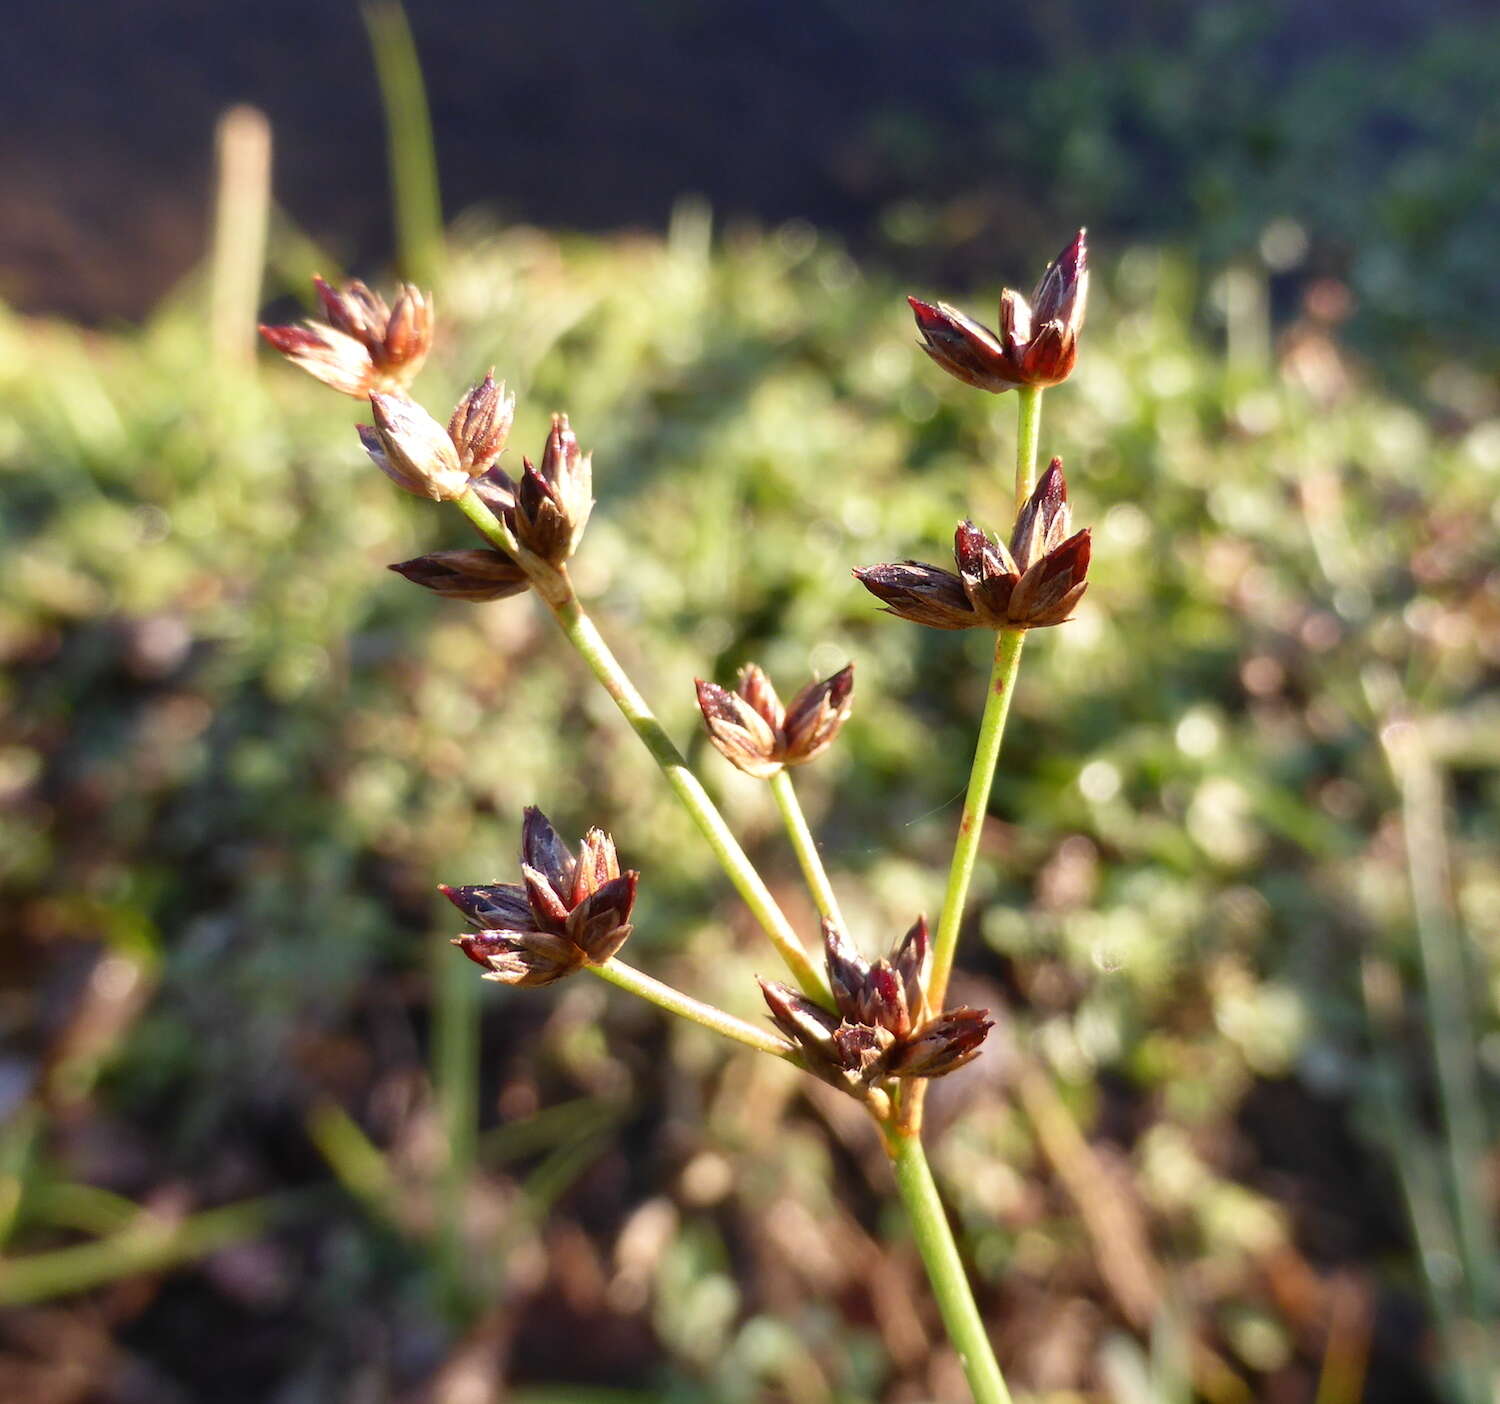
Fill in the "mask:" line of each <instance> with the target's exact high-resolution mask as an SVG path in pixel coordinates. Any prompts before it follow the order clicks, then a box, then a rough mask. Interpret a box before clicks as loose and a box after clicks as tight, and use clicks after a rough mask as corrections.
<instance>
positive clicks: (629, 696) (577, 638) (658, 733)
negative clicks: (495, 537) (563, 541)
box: [548, 591, 831, 1004]
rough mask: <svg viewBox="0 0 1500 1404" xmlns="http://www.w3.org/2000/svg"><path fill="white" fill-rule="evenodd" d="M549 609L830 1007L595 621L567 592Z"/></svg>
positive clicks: (790, 959)
mask: <svg viewBox="0 0 1500 1404" xmlns="http://www.w3.org/2000/svg"><path fill="white" fill-rule="evenodd" d="M548 603H549V604H550V605H551V606H552V613H553V614H554V615H555V616H556V617H557V622H558V624H559V625H561V627H562V631H563V633H564V634H566V635H567V638H568V642H569V643H571V644H572V645H573V647H574V648H576V649H577V650H578V652H579V654H580V655H581V656H582V658H583V661H584V662H585V663H587V664H588V665H589V667H590V668H591V669H593V672H594V676H595V677H596V678H598V679H599V681H600V682H601V683H602V684H603V685H604V690H605V691H606V692H608V693H609V695H610V696H611V697H613V698H614V699H615V705H616V706H617V707H619V709H620V711H621V712H622V713H623V714H624V717H625V720H626V721H628V722H629V723H630V725H631V727H632V728H633V729H634V731H635V734H636V735H637V736H639V737H640V738H641V740H642V741H643V742H644V743H645V746H646V749H647V750H648V751H650V752H651V756H652V759H653V760H655V761H656V763H657V765H658V766H660V767H661V772H662V774H663V775H665V776H666V777H667V783H668V784H669V785H671V787H672V789H673V790H675V791H676V793H677V798H678V799H679V800H681V801H682V804H683V807H684V808H685V809H686V810H687V811H688V813H689V814H691V815H692V816H693V819H694V821H695V822H696V823H697V825H698V828H699V829H700V830H701V831H702V833H703V837H704V838H706V839H707V840H708V846H709V847H710V848H711V849H713V851H714V856H715V857H717V858H718V860H719V863H720V865H721V866H722V867H723V869H724V871H725V872H726V873H728V875H729V880H730V881H731V882H732V883H733V884H734V885H735V888H736V889H737V890H738V892H739V894H740V896H741V897H743V898H744V900H745V904H746V905H747V906H748V907H749V908H750V910H751V911H752V912H754V913H755V919H756V920H757V921H758V922H760V924H761V926H762V927H763V928H764V930H765V933H766V935H767V936H769V937H770V938H771V944H772V945H773V946H775V947H776V949H777V951H778V952H780V955H781V958H782V960H784V961H785V962H786V966H787V969H788V970H790V971H791V972H792V975H793V976H794V977H795V978H796V981H797V983H798V984H799V985H800V986H801V987H802V990H803V992H804V993H805V994H806V995H808V997H809V998H811V999H816V1000H818V1001H819V1002H820V1003H824V1004H829V1003H831V996H830V994H829V991H828V985H827V982H826V981H825V980H824V979H823V977H822V975H821V974H820V973H819V972H818V970H817V969H816V968H815V967H814V965H813V963H812V961H810V960H809V959H808V957H807V952H806V951H805V950H804V949H803V947H802V942H801V941H800V940H798V938H797V933H796V931H794V930H793V929H792V924H791V922H789V921H788V920H787V918H786V914H785V913H784V912H783V911H782V910H781V908H780V907H779V906H778V905H777V902H776V899H775V898H774V897H773V896H772V895H771V890H770V888H768V887H767V886H766V884H765V881H764V880H763V879H762V878H761V875H760V874H759V873H758V872H756V870H755V865H754V864H753V863H752V862H751V861H750V859H749V858H748V857H747V856H746V855H745V850H744V849H743V848H741V847H740V845H739V841H738V840H737V839H736V838H735V836H734V835H733V833H731V832H730V829H729V825H728V824H726V823H725V822H724V816H723V815H722V814H720V813H719V810H718V807H717V806H716V805H715V804H714V802H713V800H711V799H710V798H709V797H708V791H707V790H705V789H704V788H703V785H702V782H701V781H700V780H699V779H698V777H697V776H696V775H694V774H693V772H692V771H691V770H689V769H688V764H687V761H686V760H684V759H683V755H682V752H681V751H679V750H678V749H677V747H676V746H675V745H673V743H672V738H671V737H670V736H668V735H667V733H666V732H665V731H664V730H663V729H662V724H661V723H660V722H659V721H657V719H656V716H655V714H654V713H653V712H652V711H651V709H650V707H648V706H647V705H646V699H645V698H644V697H642V696H641V694H640V693H639V692H637V691H636V687H635V684H634V683H632V682H631V681H630V678H629V676H628V675H627V674H626V672H625V670H624V668H622V667H621V666H620V663H619V660H618V659H617V658H616V657H615V656H614V654H613V653H611V652H610V649H609V645H608V644H607V643H605V642H604V638H603V636H602V635H601V634H600V633H599V630H598V629H597V628H596V627H595V625H594V621H593V620H592V619H590V618H589V616H588V614H587V613H586V612H585V611H584V608H583V605H582V604H581V603H579V600H578V596H577V595H575V594H573V593H572V592H571V591H569V592H568V594H567V596H566V597H565V598H564V599H562V600H559V601H557V602H556V603H553V602H552V601H551V600H549V601H548Z"/></svg>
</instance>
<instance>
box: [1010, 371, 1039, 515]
mask: <svg viewBox="0 0 1500 1404" xmlns="http://www.w3.org/2000/svg"><path fill="white" fill-rule="evenodd" d="M1016 416H1017V417H1016V511H1018V512H1019V511H1020V510H1021V508H1023V507H1024V506H1025V505H1026V499H1027V498H1028V497H1030V496H1031V490H1032V488H1034V487H1035V486H1036V450H1037V443H1038V441H1039V440H1040V438H1041V432H1042V391H1041V388H1040V387H1039V386H1035V385H1022V386H1021V387H1019V388H1018V389H1017V391H1016Z"/></svg>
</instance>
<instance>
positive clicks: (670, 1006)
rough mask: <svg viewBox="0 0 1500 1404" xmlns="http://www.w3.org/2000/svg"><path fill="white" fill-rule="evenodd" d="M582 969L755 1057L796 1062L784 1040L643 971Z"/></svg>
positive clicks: (612, 964) (607, 966) (610, 964)
mask: <svg viewBox="0 0 1500 1404" xmlns="http://www.w3.org/2000/svg"><path fill="white" fill-rule="evenodd" d="M585 968H586V969H588V970H590V971H592V972H593V973H594V974H595V975H597V976H598V977H599V978H600V979H601V980H608V981H609V983H610V984H611V985H614V986H616V987H617V988H619V989H622V990H626V991H628V992H629V993H630V994H633V995H637V996H639V997H640V998H641V999H645V1000H649V1001H650V1002H651V1003H652V1004H654V1005H656V1006H657V1007H658V1008H661V1009H665V1010H666V1011H667V1012H668V1013H669V1014H676V1015H678V1016H679V1017H680V1018H683V1019H691V1020H692V1022H693V1023H695V1024H698V1025H701V1026H702V1027H703V1028H705V1029H712V1030H713V1032H714V1033H716V1034H722V1035H723V1036H724V1037H725V1038H732V1039H733V1040H734V1041H735V1042H736V1043H743V1044H744V1045H745V1047H747V1048H753V1049H755V1051H756V1052H757V1053H769V1054H770V1055H771V1056H772V1057H773V1058H785V1059H786V1060H787V1062H789V1063H796V1062H798V1061H799V1060H798V1058H797V1055H796V1053H795V1052H793V1050H792V1046H791V1044H789V1043H787V1042H786V1041H785V1040H784V1039H780V1038H777V1037H776V1035H775V1034H772V1033H767V1032H766V1030H764V1029H759V1028H756V1026H755V1025H754V1024H751V1023H748V1022H746V1021H745V1020H744V1019H741V1018H738V1017H737V1016H736V1015H733V1014H731V1013H729V1011H728V1010H726V1009H720V1008H719V1007H718V1005H715V1004H705V1003H704V1002H703V1001H702V1000H700V999H694V998H693V997H692V996H691V995H687V994H683V992H682V991H681V990H678V989H673V987H672V986H671V985H666V984H663V983H662V982H661V981H660V980H657V979H655V978H653V977H652V976H650V975H647V974H646V972H645V971H643V970H637V969H636V968H635V967H634V966H633V965H626V964H625V962H624V961H622V960H619V959H617V958H612V959H610V960H608V961H606V962H605V963H604V964H603V965H589V966H586V967H585Z"/></svg>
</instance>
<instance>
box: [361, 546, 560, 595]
mask: <svg viewBox="0 0 1500 1404" xmlns="http://www.w3.org/2000/svg"><path fill="white" fill-rule="evenodd" d="M388 568H389V569H390V570H393V571H395V572H396V574H397V575H402V576H405V577H406V579H408V580H410V581H411V582H412V584H413V585H420V586H421V587H422V588H423V589H424V590H431V591H432V592H433V593H434V594H438V595H441V596H442V597H443V598H444V599H446V600H467V601H468V602H469V603H471V604H483V603H485V602H487V601H489V600H503V599H508V598H509V597H510V596H511V595H519V594H521V593H522V592H523V591H524V590H525V589H526V587H527V586H528V585H529V584H530V581H529V579H528V578H527V575H526V572H525V571H524V570H522V569H521V567H520V566H518V565H517V564H516V563H515V562H514V561H513V560H511V558H510V557H509V556H507V555H506V554H505V552H504V551H493V550H485V549H476V550H472V551H434V552H432V553H431V554H430V555H427V556H417V557H416V558H414V559H413V560H409V561H397V562H396V564H395V565H392V566H390V567H388Z"/></svg>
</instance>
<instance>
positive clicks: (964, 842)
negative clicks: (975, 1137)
mask: <svg viewBox="0 0 1500 1404" xmlns="http://www.w3.org/2000/svg"><path fill="white" fill-rule="evenodd" d="M1041 424H1042V392H1041V389H1040V387H1037V386H1030V385H1023V386H1021V387H1020V388H1019V389H1018V390H1017V391H1016V510H1017V512H1021V511H1023V510H1024V509H1025V507H1026V503H1027V500H1028V499H1029V498H1030V497H1031V493H1032V489H1033V487H1034V485H1035V481H1036V460H1037V443H1038V440H1039V437H1040V434H1041ZM1025 642H1026V634H1025V632H1024V631H1022V630H1019V629H1002V630H1001V631H1000V632H999V634H998V635H997V636H996V638H995V659H994V663H993V664H992V665H991V668H990V685H989V690H988V691H987V692H986V694H985V703H984V715H983V717H982V718H981V720H980V723H979V739H978V741H977V742H976V743H975V746H974V764H973V766H972V767H970V770H969V787H968V790H967V792H966V793H965V795H964V811H963V817H962V818H961V819H960V820H959V822H958V838H957V840H956V842H955V843H954V845H953V861H952V862H951V864H950V865H949V868H948V886H947V890H946V891H945V892H944V894H943V911H942V915H941V916H940V917H939V918H938V928H937V935H936V936H935V938H934V939H933V943H932V976H931V978H930V980H929V981H928V986H927V995H928V998H929V999H930V1000H931V1001H932V1002H933V1003H934V1004H936V1005H938V1006H941V1005H942V1002H943V996H944V994H945V993H946V992H947V989H948V977H949V976H950V975H951V974H952V971H953V958H954V954H955V952H956V951H957V949H958V933H959V929H960V928H961V927H962V925H963V917H964V904H965V902H966V901H967V900H968V895H969V883H970V882H971V881H972V879H973V877H974V863H975V860H976V859H977V858H978V856H979V840H980V838H981V837H982V834H983V830H984V816H985V813H986V812H987V810H988V808H989V802H990V789H991V787H992V786H993V785H994V782H995V766H996V764H997V762H998V761H999V759H1000V746H1001V743H1002V742H1003V741H1004V739H1005V722H1006V718H1007V717H1009V716H1010V700H1011V698H1012V697H1013V696H1014V695H1015V690H1016V676H1017V674H1018V673H1019V672H1020V671H1021V646H1022V645H1023V644H1024V643H1025Z"/></svg>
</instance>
